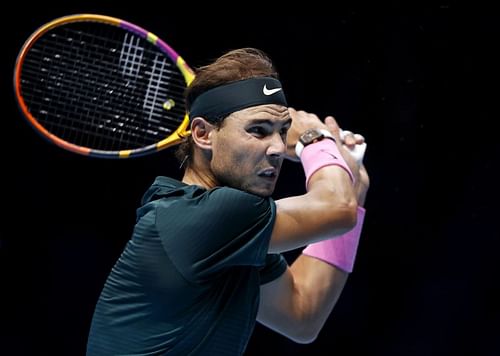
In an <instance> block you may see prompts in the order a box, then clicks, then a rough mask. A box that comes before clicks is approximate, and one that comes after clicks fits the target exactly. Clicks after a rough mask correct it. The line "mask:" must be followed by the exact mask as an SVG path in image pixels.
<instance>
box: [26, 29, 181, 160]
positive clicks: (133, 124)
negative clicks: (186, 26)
mask: <svg viewBox="0 0 500 356" xmlns="http://www.w3.org/2000/svg"><path fill="white" fill-rule="evenodd" d="M37 63H42V65H38V64H37ZM44 63H45V64H46V65H44ZM185 86H186V85H185V80H184V77H183V76H182V73H181V72H180V71H179V70H178V69H177V66H176V65H175V64H174V63H173V62H172V61H171V60H170V59H169V58H168V57H166V56H165V55H163V54H162V53H160V52H159V50H158V49H157V48H156V47H155V46H154V45H152V44H151V43H149V42H147V41H146V40H145V39H143V38H140V37H138V36H136V35H133V34H131V33H128V32H126V31H124V30H122V29H120V28H117V27H113V26H110V25H106V24H99V26H98V25H97V24H96V23H92V25H91V26H88V25H87V26H85V24H81V23H78V24H69V25H65V26H62V27H58V28H55V29H53V30H51V31H49V32H48V33H47V34H46V35H44V36H42V38H40V39H39V40H38V41H36V42H35V44H34V45H33V47H32V48H31V49H30V51H29V53H28V54H27V55H26V58H25V63H24V66H23V71H22V75H21V90H22V93H23V97H24V98H25V102H26V103H27V106H28V108H29V110H30V112H31V113H32V115H33V116H34V117H36V118H37V120H38V121H39V122H40V123H41V124H42V125H43V126H44V127H45V128H46V129H47V130H48V131H49V132H51V133H52V134H54V135H56V136H58V137H61V138H63V139H64V140H66V141H68V142H71V143H74V144H77V145H81V146H85V147H89V148H93V149H99V150H122V149H134V148H139V147H144V146H147V145H150V144H154V143H156V142H158V141H159V140H161V139H163V138H165V137H168V136H169V135H170V134H171V133H172V131H173V130H175V129H176V128H177V127H178V126H179V123H180V122H181V121H182V119H183V118H184V110H185V109H184V98H183V92H184V89H185ZM166 104H167V105H166Z"/></svg>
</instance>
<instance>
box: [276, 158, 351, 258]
mask: <svg viewBox="0 0 500 356" xmlns="http://www.w3.org/2000/svg"><path fill="white" fill-rule="evenodd" d="M276 206H277V212H276V221H275V224H274V227H273V232H272V235H271V241H270V245H269V252H270V253H276V252H284V251H289V250H292V249H295V248H299V247H301V246H305V245H307V244H309V243H312V242H316V241H319V240H323V239H326V238H329V237H333V236H337V235H341V234H343V233H345V232H347V231H349V230H351V229H352V228H353V227H354V225H355V224H356V207H357V201H356V196H355V193H354V189H353V187H352V183H351V180H350V178H349V175H348V173H347V172H346V171H345V170H344V169H343V168H340V167H339V166H327V167H324V168H321V169H320V170H318V171H317V172H316V173H315V174H314V175H313V176H312V177H311V179H310V182H309V190H308V192H307V193H306V194H304V195H300V196H295V197H290V198H285V199H281V200H278V201H276Z"/></svg>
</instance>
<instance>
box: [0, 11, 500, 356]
mask: <svg viewBox="0 0 500 356" xmlns="http://www.w3.org/2000/svg"><path fill="white" fill-rule="evenodd" d="M136 5H137V4H136ZM188 5H189V6H188V8H189V11H192V12H193V13H192V14H188V13H186V12H184V13H183V12H182V9H181V8H180V6H179V8H178V9H177V8H171V7H169V5H168V4H164V6H162V7H160V8H156V7H155V5H152V4H151V7H146V4H143V8H141V9H137V6H132V5H124V4H114V5H111V4H106V3H105V2H102V3H94V4H92V3H89V2H85V1H73V2H71V4H65V5H61V4H51V3H47V2H44V3H43V6H42V4H38V5H37V6H36V7H29V6H27V5H23V4H21V3H19V4H17V5H16V4H15V3H13V2H11V3H10V5H9V6H10V7H11V8H12V10H9V11H6V12H5V16H6V18H8V20H9V21H11V24H10V25H9V24H7V23H2V28H3V31H2V33H3V36H2V56H1V57H2V66H1V72H0V73H2V76H1V79H2V88H1V90H2V103H3V111H2V116H3V118H2V121H1V122H2V123H3V128H2V129H1V133H2V135H1V137H2V140H1V141H2V142H1V144H2V152H3V154H2V173H1V176H2V182H3V184H2V187H3V193H2V194H1V196H2V198H3V199H2V200H3V203H4V204H3V213H2V219H1V221H2V223H1V230H0V233H1V236H0V267H1V269H0V276H1V280H0V285H1V290H0V301H1V304H0V305H1V309H0V313H1V314H0V327H1V330H0V354H1V355H33V354H37V355H40V354H46V355H59V354H60V355H82V354H83V353H84V349H85V344H86V338H87V332H88V328H89V323H90V319H91V316H92V311H93V308H94V305H95V302H96V300H97V297H98V295H99V292H100V290H101V287H102V284H103V282H104V279H105V278H106V276H107V274H108V272H109V270H110V268H111V267H112V265H113V264H114V262H115V260H116V259H117V258H118V256H119V254H120V252H121V249H122V248H123V246H124V245H125V243H126V241H127V240H128V238H129V237H130V233H131V230H132V227H133V223H134V219H135V209H136V208H137V207H138V204H139V200H140V198H141V196H142V194H143V192H144V190H145V189H146V188H147V187H148V186H149V184H150V183H151V182H152V181H153V179H154V177H155V176H156V175H171V176H174V177H180V172H179V170H178V169H177V166H178V165H177V162H176V161H175V160H174V158H173V150H172V149H167V150H165V151H162V152H160V153H158V154H156V155H153V156H149V157H143V158H137V159H133V160H123V161H118V160H116V161H110V160H99V159H92V158H87V157H83V156H78V155H75V154H73V153H69V152H66V151H63V150H61V149H59V148H57V147H55V146H53V145H50V144H48V143H47V142H45V141H43V140H42V139H40V137H39V136H38V135H37V134H36V133H35V132H34V131H33V130H32V129H31V128H30V127H29V126H28V125H27V123H26V122H24V121H23V118H22V117H21V115H20V113H19V111H18V109H17V107H16V103H15V101H14V99H13V95H12V70H13V66H14V62H15V58H16V56H17V52H18V51H19V49H20V47H21V46H22V44H23V42H24V40H25V39H26V38H27V37H28V36H29V35H30V34H31V33H32V32H33V31H34V30H35V29H36V28H37V27H38V26H40V25H42V24H43V23H45V22H47V21H49V20H52V19H53V18H55V17H58V16H62V15H67V14H72V13H81V12H94V13H101V14H106V15H111V16H116V17H120V18H123V19H125V20H127V21H130V22H134V23H136V24H138V25H140V26H142V27H144V28H146V29H148V30H149V31H151V32H153V33H155V34H157V35H158V36H159V37H161V38H163V39H164V40H165V41H166V42H167V43H169V44H170V45H171V46H172V47H173V48H174V49H176V50H177V51H178V52H179V53H180V54H181V56H182V57H183V58H184V59H185V60H186V62H187V63H188V64H190V65H191V66H198V65H202V64H206V63H207V62H209V61H210V60H212V59H214V58H215V57H217V56H219V55H220V54H222V53H223V52H225V51H226V50H229V49H233V48H238V47H245V46H253V47H258V48H260V49H263V50H264V51H266V52H267V53H268V54H269V55H270V56H271V58H273V60H274V62H275V64H276V65H277V67H278V70H279V71H280V73H281V79H282V81H283V83H284V86H285V88H286V92H287V97H288V99H289V103H290V104H291V105H292V106H294V107H295V108H298V109H304V110H307V111H312V112H315V113H317V114H318V115H319V116H321V117H324V116H326V115H329V114H332V115H334V116H335V117H336V118H337V120H338V122H339V124H340V125H341V126H342V127H343V128H346V129H349V130H351V131H354V132H360V133H362V134H363V135H364V136H365V137H366V139H367V142H368V149H367V153H366V157H365V164H366V166H367V169H368V171H369V173H370V176H371V188H370V191H369V194H368V198H367V204H366V207H367V215H366V220H365V227H364V232H363V236H362V240H361V245H360V248H359V252H358V258H357V262H356V266H355V271H354V273H353V274H352V275H351V277H350V279H349V281H348V284H347V286H346V288H345V290H344V292H343V294H342V296H341V299H340V300H339V302H338V304H337V306H336V307H335V309H334V311H333V313H332V315H331V317H330V318H329V320H328V322H327V324H326V326H325V328H324V329H323V330H322V332H321V334H320V336H319V338H318V339H317V340H316V341H315V342H314V343H313V344H310V345H299V344H295V343H293V342H291V341H288V340H287V339H285V338H283V337H281V336H279V335H277V334H276V333H274V332H272V331H269V330H267V329H265V328H263V327H261V326H259V325H258V326H257V327H256V330H255V333H254V335H253V337H252V339H251V340H250V344H249V346H248V350H247V353H246V354H247V355H259V354H262V353H264V352H268V353H270V354H273V355H334V354H336V355H384V356H388V355H391V356H392V355H499V354H500V339H499V335H498V333H499V327H498V325H499V322H500V307H499V297H500V293H499V291H500V288H499V286H498V281H499V278H498V275H497V273H498V272H499V267H500V263H499V259H498V257H497V255H498V248H499V247H500V243H499V242H498V238H499V236H500V234H499V231H498V230H499V229H498V227H497V226H498V224H497V222H496V221H495V219H497V215H498V214H497V212H498V209H497V198H498V193H497V185H498V178H499V176H498V174H497V172H496V171H497V168H496V166H497V163H498V160H497V156H498V154H499V145H498V144H497V142H496V141H497V137H496V131H495V130H494V129H493V126H494V125H495V122H496V121H497V120H498V117H499V115H498V114H499V112H498V103H499V99H498V94H499V92H500V91H499V90H498V83H499V82H498V65H499V63H500V61H499V59H500V58H499V55H498V54H497V53H498V48H496V47H498V43H499V35H500V18H499V17H498V16H494V15H493V14H494V11H493V10H492V9H490V8H487V7H482V6H480V4H479V3H476V2H474V4H473V5H474V7H465V6H464V7H459V6H457V5H455V4H454V3H451V2H446V1H443V2H436V3H435V4H434V5H432V6H424V5H418V6H409V5H407V6H404V7H403V6H401V5H395V3H391V5H383V6H381V5H377V6H375V5H371V6H366V5H365V6H352V7H349V8H347V7H346V8H341V7H340V6H336V7H333V5H332V7H330V8H329V9H323V8H317V7H313V6H312V4H302V6H301V7H298V6H297V9H294V10H296V11H295V13H294V14H284V13H283V11H282V10H277V9H271V8H265V7H262V5H260V4H259V5H257V4H254V3H247V4H240V5H238V6H242V8H241V9H240V10H238V11H232V12H231V13H230V14H226V15H223V14H222V11H223V10H228V11H231V9H225V8H222V7H221V8H219V7H217V6H216V5H213V6H212V7H211V8H199V7H198V6H197V5H194V4H192V5H191V4H188ZM268 5H269V4H268ZM234 6H236V4H235V5H234ZM184 11H186V10H184ZM302 174H303V173H302V171H301V168H300V166H298V165H295V164H291V163H287V164H285V167H284V171H283V174H282V176H281V177H280V181H279V186H278V188H277V190H276V193H275V197H276V198H280V197H283V196H286V195H290V194H299V193H301V192H303V176H302ZM286 257H287V258H288V259H289V260H290V262H291V261H292V260H293V258H294V257H295V252H291V253H289V254H287V256H286Z"/></svg>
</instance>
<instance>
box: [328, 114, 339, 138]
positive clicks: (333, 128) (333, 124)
mask: <svg viewBox="0 0 500 356" xmlns="http://www.w3.org/2000/svg"><path fill="white" fill-rule="evenodd" d="M325 125H326V127H327V128H328V131H330V132H331V133H332V134H333V135H334V136H335V137H337V138H339V137H340V127H339V125H338V124H337V121H336V120H335V119H334V117H333V116H327V117H326V118H325Z"/></svg>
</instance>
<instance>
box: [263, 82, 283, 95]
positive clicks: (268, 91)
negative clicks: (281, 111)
mask: <svg viewBox="0 0 500 356" xmlns="http://www.w3.org/2000/svg"><path fill="white" fill-rule="evenodd" d="M280 90H281V88H274V89H267V84H264V88H262V92H263V93H264V95H273V94H274V93H277V92H279V91H280Z"/></svg>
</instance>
